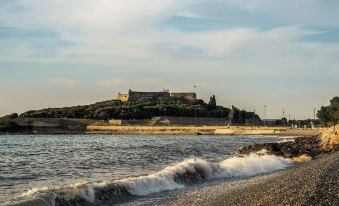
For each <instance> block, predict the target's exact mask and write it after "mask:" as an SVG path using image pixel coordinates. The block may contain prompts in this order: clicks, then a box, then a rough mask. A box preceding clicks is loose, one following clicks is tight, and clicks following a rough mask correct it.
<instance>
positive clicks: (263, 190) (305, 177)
mask: <svg viewBox="0 0 339 206" xmlns="http://www.w3.org/2000/svg"><path fill="white" fill-rule="evenodd" d="M338 170H339V152H338V151H337V152H333V153H332V154H325V155H322V156H319V157H318V158H317V159H315V160H312V161H309V162H305V163H301V164H298V165H296V166H294V167H291V168H288V169H286V170H282V171H278V172H273V173H271V174H267V175H264V176H258V177H255V178H251V179H247V180H240V181H234V182H221V183H219V184H217V185H213V186H209V187H207V188H202V189H198V190H197V191H193V192H189V193H186V194H183V195H180V196H179V197H178V198H177V199H175V200H173V201H172V202H169V203H165V204H164V205H172V206H174V205H176V206H178V205H206V206H207V205H225V206H227V205H239V206H240V205H253V206H258V205H336V204H337V201H338V198H339V197H338V194H339V193H338V192H339V186H338V184H337V183H338V182H337V181H338Z"/></svg>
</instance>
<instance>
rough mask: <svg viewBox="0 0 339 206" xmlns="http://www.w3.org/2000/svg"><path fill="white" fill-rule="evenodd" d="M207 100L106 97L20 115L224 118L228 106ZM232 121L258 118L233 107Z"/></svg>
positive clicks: (90, 117)
mask: <svg viewBox="0 0 339 206" xmlns="http://www.w3.org/2000/svg"><path fill="white" fill-rule="evenodd" d="M211 100H212V101H211V102H210V103H209V104H208V103H205V102H204V101H203V100H186V99H170V100H168V99H166V100H165V99H139V100H138V101H133V102H122V101H120V100H109V101H104V102H97V103H95V104H91V105H83V106H74V107H64V108H48V109H42V110H36V111H28V112H25V113H23V114H21V115H20V117H34V118H80V119H100V120H108V119H148V118H152V117H154V116H165V115H167V116H173V117H179V116H180V117H195V116H196V117H221V118H228V117H229V114H230V111H231V110H230V109H229V108H226V107H222V106H217V105H216V101H215V97H213V98H211ZM233 116H234V118H233V122H234V123H244V122H245V119H252V118H255V119H258V120H259V117H258V115H256V114H254V113H253V112H246V111H244V110H239V109H236V108H235V112H234V115H233Z"/></svg>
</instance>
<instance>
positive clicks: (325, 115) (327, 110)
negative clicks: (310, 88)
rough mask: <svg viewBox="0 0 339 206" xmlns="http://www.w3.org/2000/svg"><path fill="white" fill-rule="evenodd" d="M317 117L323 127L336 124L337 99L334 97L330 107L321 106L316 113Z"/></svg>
mask: <svg viewBox="0 0 339 206" xmlns="http://www.w3.org/2000/svg"><path fill="white" fill-rule="evenodd" d="M317 117H318V118H319V119H320V121H321V122H322V123H324V124H325V125H332V124H337V123H338V122H339V97H334V98H333V99H332V100H331V101H330V105H328V106H322V107H321V109H320V110H319V111H318V112H317Z"/></svg>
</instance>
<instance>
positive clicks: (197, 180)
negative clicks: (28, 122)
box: [0, 134, 292, 206]
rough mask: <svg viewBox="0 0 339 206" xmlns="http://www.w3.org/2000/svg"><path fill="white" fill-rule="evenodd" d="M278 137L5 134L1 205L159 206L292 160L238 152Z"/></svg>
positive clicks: (0, 146)
mask: <svg viewBox="0 0 339 206" xmlns="http://www.w3.org/2000/svg"><path fill="white" fill-rule="evenodd" d="M285 140H287V138H286V139H285V138H284V137H279V136H208V135H198V136H180V135H179V136H178V135H175V136H171V135H166V136H161V135H159V136H157V135H152V136H147V135H96V134H90V135H0V205H21V206H25V205H46V206H52V205H53V206H59V205H79V206H80V205H81V206H82V205H89V206H91V205H95V206H97V205H98V206H99V205H161V204H165V203H166V202H167V201H169V200H171V199H175V197H176V196H177V195H180V194H182V193H185V192H187V191H190V190H191V189H193V188H194V189H196V188H199V187H204V186H205V185H206V184H207V183H208V182H213V181H216V180H218V181H230V180H232V179H234V178H238V179H242V178H250V177H252V176H256V175H260V174H265V173H268V172H272V171H276V170H281V169H284V168H287V167H289V166H291V165H292V163H291V161H290V160H288V159H284V158H281V157H277V156H273V155H267V154H265V153H264V151H263V153H261V154H258V153H256V154H250V155H246V156H239V155H237V154H236V151H237V150H238V149H239V148H240V147H243V146H247V145H250V144H254V143H266V142H278V141H285Z"/></svg>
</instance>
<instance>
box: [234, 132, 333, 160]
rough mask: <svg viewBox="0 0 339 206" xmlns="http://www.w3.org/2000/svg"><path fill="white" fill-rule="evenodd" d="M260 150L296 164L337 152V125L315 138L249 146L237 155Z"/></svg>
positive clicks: (300, 138) (241, 149) (240, 150)
mask: <svg viewBox="0 0 339 206" xmlns="http://www.w3.org/2000/svg"><path fill="white" fill-rule="evenodd" d="M262 150H265V152H266V153H267V154H272V155H278V156H283V157H286V158H292V159H293V160H295V161H296V162H304V161H309V160H310V159H311V158H314V157H315V156H317V155H319V154H322V153H328V152H331V151H338V150H339V125H337V126H334V127H331V128H329V129H323V130H322V131H321V132H320V133H319V135H317V136H311V137H297V138H296V139H295V140H294V141H290V142H281V143H264V144H253V145H249V146H247V147H243V148H240V149H239V151H238V154H240V155H245V154H249V153H252V152H260V151H262Z"/></svg>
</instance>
